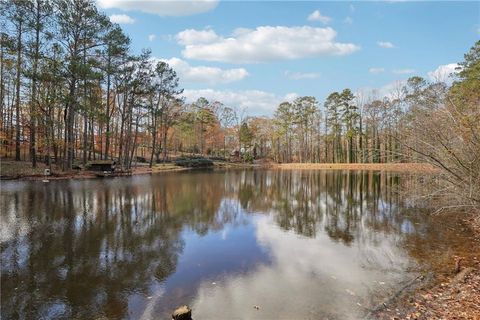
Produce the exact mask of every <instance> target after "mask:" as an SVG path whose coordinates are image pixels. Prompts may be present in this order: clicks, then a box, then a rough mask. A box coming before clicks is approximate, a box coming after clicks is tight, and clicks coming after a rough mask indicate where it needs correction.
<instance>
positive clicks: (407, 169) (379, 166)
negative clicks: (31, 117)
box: [0, 161, 439, 181]
mask: <svg viewBox="0 0 480 320" xmlns="http://www.w3.org/2000/svg"><path fill="white" fill-rule="evenodd" d="M26 165H27V166H28V165H30V163H29V162H15V161H2V163H1V167H2V170H1V171H2V174H1V175H0V180H1V181H38V180H49V181H54V180H83V179H105V178H108V177H99V176H97V173H96V172H94V171H83V170H78V171H68V172H63V171H60V170H55V171H53V173H52V175H50V176H45V175H43V174H41V173H40V172H39V171H40V170H43V169H45V168H47V167H46V166H45V165H43V166H42V165H40V166H39V167H38V169H37V172H36V173H29V172H28V171H24V170H22V168H21V167H22V166H26ZM5 166H7V167H9V170H8V171H11V172H8V173H6V174H5V173H4V172H3V171H4V170H3V169H4V167H5ZM17 166H18V170H17ZM212 168H213V169H270V170H346V171H381V172H397V173H417V174H421V173H423V174H433V173H437V172H439V169H437V168H435V167H433V166H432V165H430V164H427V163H273V162H264V163H254V164H250V163H233V162H220V161H215V162H214V166H213V167H212ZM192 169H195V168H189V167H180V166H176V165H174V164H171V163H167V164H156V165H154V166H153V168H149V167H148V166H137V167H134V168H132V170H131V172H129V173H127V174H118V175H113V176H112V177H120V176H136V175H144V174H157V173H162V172H175V171H186V170H192Z"/></svg>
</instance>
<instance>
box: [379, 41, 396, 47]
mask: <svg viewBox="0 0 480 320" xmlns="http://www.w3.org/2000/svg"><path fill="white" fill-rule="evenodd" d="M377 45H378V46H379V47H381V48H384V49H393V48H395V45H394V44H393V43H391V42H389V41H378V42H377Z"/></svg>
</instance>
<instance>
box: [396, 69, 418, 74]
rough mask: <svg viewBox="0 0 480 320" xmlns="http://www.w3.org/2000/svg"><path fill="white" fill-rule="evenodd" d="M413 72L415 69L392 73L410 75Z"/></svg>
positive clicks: (398, 70)
mask: <svg viewBox="0 0 480 320" xmlns="http://www.w3.org/2000/svg"><path fill="white" fill-rule="evenodd" d="M414 72H415V69H395V70H393V73H395V74H412V73H414Z"/></svg>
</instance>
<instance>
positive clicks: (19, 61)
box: [15, 19, 23, 161]
mask: <svg viewBox="0 0 480 320" xmlns="http://www.w3.org/2000/svg"><path fill="white" fill-rule="evenodd" d="M22 27H23V20H21V19H20V20H19V21H18V33H17V75H16V80H15V83H16V88H15V89H16V99H15V117H16V123H15V161H20V74H21V67H22Z"/></svg>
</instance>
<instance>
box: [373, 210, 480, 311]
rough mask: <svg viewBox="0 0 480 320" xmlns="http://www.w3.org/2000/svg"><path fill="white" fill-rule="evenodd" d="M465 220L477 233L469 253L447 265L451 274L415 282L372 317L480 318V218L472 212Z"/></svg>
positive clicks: (453, 257)
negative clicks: (472, 214) (467, 255)
mask: <svg viewBox="0 0 480 320" xmlns="http://www.w3.org/2000/svg"><path fill="white" fill-rule="evenodd" d="M464 222H465V225H466V226H468V227H469V228H472V230H473V232H474V234H475V243H474V244H473V246H472V247H471V252H470V254H469V257H464V256H462V257H456V256H452V257H451V262H450V263H448V264H447V265H446V266H445V268H446V269H447V270H449V272H448V274H436V275H434V276H433V278H431V279H427V280H423V279H426V278H422V279H420V280H419V281H415V282H414V283H413V282H412V286H411V287H409V288H405V290H402V292H399V294H398V296H396V297H395V299H392V300H391V301H389V303H387V304H385V305H380V308H379V310H378V311H377V312H373V313H372V314H371V315H370V316H369V318H370V319H418V320H427V319H428V320H429V319H471V320H480V219H479V218H478V217H473V216H472V217H470V218H468V219H466V221H464Z"/></svg>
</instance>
